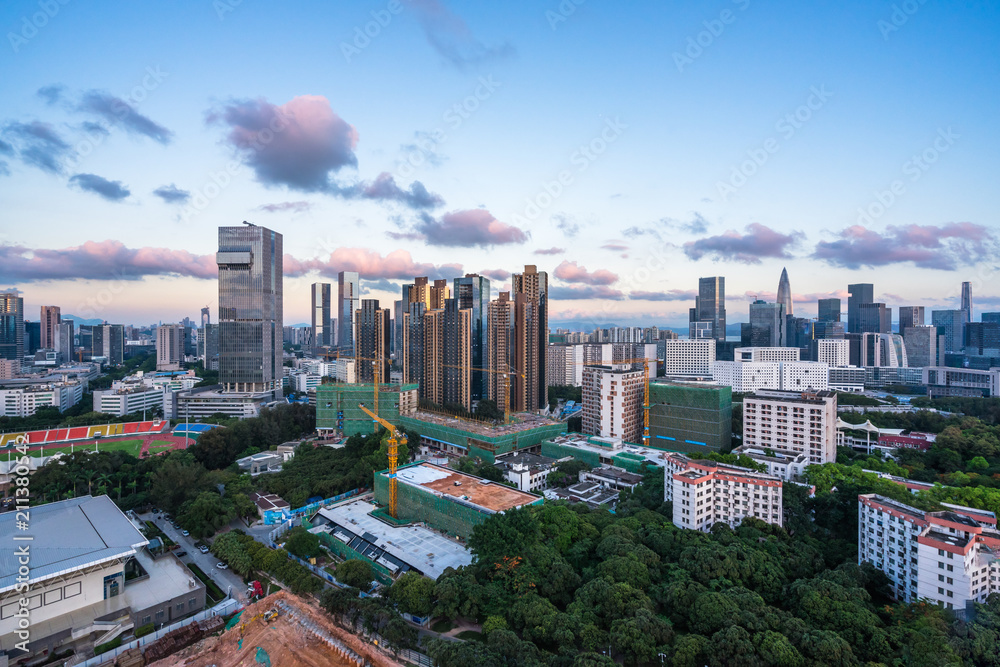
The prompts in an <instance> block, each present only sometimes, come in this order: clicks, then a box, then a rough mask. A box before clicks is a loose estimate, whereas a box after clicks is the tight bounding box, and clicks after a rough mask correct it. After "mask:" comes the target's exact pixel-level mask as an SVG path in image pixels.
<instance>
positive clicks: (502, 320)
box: [486, 292, 516, 410]
mask: <svg viewBox="0 0 1000 667" xmlns="http://www.w3.org/2000/svg"><path fill="white" fill-rule="evenodd" d="M514 319H515V313H514V302H513V301H511V299H510V292H500V294H498V295H497V298H496V299H494V300H493V301H490V305H489V309H488V314H487V318H486V322H487V336H486V352H487V355H486V361H487V368H489V369H490V370H491V371H492V372H491V373H488V374H487V375H488V377H487V378H486V397H487V398H488V399H490V400H492V401H494V402H496V404H497V407H498V408H500V409H501V410H502V409H503V407H504V405H505V403H506V401H507V400H508V396H509V395H510V394H509V390H510V388H511V387H510V385H511V384H512V382H513V377H512V376H511V375H510V374H509V373H510V370H511V368H512V358H513V348H514ZM515 370H516V369H515ZM511 403H512V404H513V401H511ZM512 407H513V405H512Z"/></svg>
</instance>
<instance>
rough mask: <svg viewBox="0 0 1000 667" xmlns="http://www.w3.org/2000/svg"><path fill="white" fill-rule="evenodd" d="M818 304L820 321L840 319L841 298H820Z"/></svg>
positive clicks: (836, 320) (837, 320)
mask: <svg viewBox="0 0 1000 667" xmlns="http://www.w3.org/2000/svg"><path fill="white" fill-rule="evenodd" d="M817 305H818V307H819V312H818V313H817V317H816V319H817V320H819V321H820V322H839V321H840V299H820V300H819V301H818V302H817Z"/></svg>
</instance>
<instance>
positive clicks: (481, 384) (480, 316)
mask: <svg viewBox="0 0 1000 667" xmlns="http://www.w3.org/2000/svg"><path fill="white" fill-rule="evenodd" d="M452 294H453V295H454V297H455V299H457V300H458V308H459V309H461V310H470V311H471V316H472V332H471V337H472V357H471V365H472V367H473V368H474V369H483V368H486V357H485V354H486V344H487V343H486V338H487V336H486V333H487V332H486V317H487V312H488V310H489V303H490V279H489V278H486V277H485V276H480V275H477V274H475V273H467V274H465V276H464V277H462V278H455V279H454V280H453V281H452ZM487 375H488V373H486V372H485V371H483V370H473V371H472V400H473V401H478V400H480V399H483V398H486V376H487Z"/></svg>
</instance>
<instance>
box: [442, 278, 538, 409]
mask: <svg viewBox="0 0 1000 667" xmlns="http://www.w3.org/2000/svg"><path fill="white" fill-rule="evenodd" d="M451 292H452V295H453V296H454V298H455V299H456V300H457V301H458V304H457V305H458V308H459V309H460V310H466V309H468V310H471V311H472V332H471V338H472V367H473V368H486V365H487V363H488V361H489V360H488V359H487V358H486V357H485V356H484V355H485V354H486V343H487V341H486V337H487V328H486V318H487V313H488V311H489V306H490V279H489V278H486V277H484V276H480V275H477V274H475V273H467V274H466V275H465V277H464V278H455V280H454V281H453V286H452V290H451ZM546 342H547V341H546ZM486 375H487V374H486V373H485V372H484V371H478V370H474V371H472V400H473V401H478V400H481V399H484V398H486Z"/></svg>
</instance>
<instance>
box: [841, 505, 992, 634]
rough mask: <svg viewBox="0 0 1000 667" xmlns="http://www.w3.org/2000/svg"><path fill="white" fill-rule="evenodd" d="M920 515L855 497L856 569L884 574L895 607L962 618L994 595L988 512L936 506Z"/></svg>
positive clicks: (912, 508) (990, 531)
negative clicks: (930, 608) (920, 607)
mask: <svg viewBox="0 0 1000 667" xmlns="http://www.w3.org/2000/svg"><path fill="white" fill-rule="evenodd" d="M942 508H943V509H942V511H936V512H925V511H923V510H918V509H916V508H915V507H911V506H909V505H905V504H903V503H901V502H898V501H896V500H891V499H889V498H886V497H884V496H879V495H876V494H871V493H870V494H864V495H861V496H859V497H858V563H865V562H867V563H871V564H872V565H874V566H875V567H876V568H877V569H879V570H881V571H882V572H884V573H885V575H886V576H887V577H888V578H889V581H890V592H891V594H892V596H893V597H894V598H895V599H897V600H899V601H900V602H906V603H911V602H917V601H924V602H930V603H931V604H936V605H940V606H942V607H945V608H947V609H953V610H954V611H955V613H956V614H958V615H960V616H961V615H963V614H964V612H965V608H966V604H967V603H968V602H969V601H975V602H984V601H985V600H986V598H987V597H988V596H989V595H990V594H991V593H998V592H1000V560H998V554H1000V531H998V530H997V519H996V516H995V515H994V514H993V513H992V512H987V511H985V510H978V509H972V508H969V507H962V506H959V505H948V504H942Z"/></svg>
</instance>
